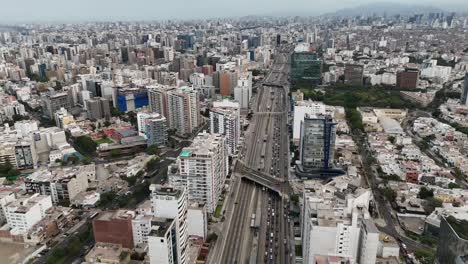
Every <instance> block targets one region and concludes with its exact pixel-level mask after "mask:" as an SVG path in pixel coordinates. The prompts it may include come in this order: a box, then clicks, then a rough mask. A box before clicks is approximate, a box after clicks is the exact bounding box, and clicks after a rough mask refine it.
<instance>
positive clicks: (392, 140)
mask: <svg viewBox="0 0 468 264" xmlns="http://www.w3.org/2000/svg"><path fill="white" fill-rule="evenodd" d="M387 139H388V141H390V142H391V143H392V144H395V137H394V136H388V137H387Z"/></svg>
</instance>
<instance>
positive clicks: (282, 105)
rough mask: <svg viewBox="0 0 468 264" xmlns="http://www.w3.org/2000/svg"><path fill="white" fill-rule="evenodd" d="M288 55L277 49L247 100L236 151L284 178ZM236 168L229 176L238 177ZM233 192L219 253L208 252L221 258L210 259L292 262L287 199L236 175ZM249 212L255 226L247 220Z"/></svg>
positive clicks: (251, 164) (244, 160)
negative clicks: (248, 107)
mask: <svg viewBox="0 0 468 264" xmlns="http://www.w3.org/2000/svg"><path fill="white" fill-rule="evenodd" d="M288 58H289V54H288V53H287V52H279V53H277V54H276V56H275V63H274V64H273V65H272V67H271V69H270V72H269V74H268V75H267V76H266V78H265V80H264V82H263V85H262V86H261V87H259V89H258V92H257V95H256V97H254V98H253V99H252V101H251V107H252V119H251V121H250V125H249V128H248V130H247V131H246V133H245V145H244V146H243V147H242V148H241V150H240V155H239V157H240V159H241V161H242V163H243V164H245V166H246V167H248V168H250V169H251V170H256V171H258V172H261V175H265V177H268V178H270V177H276V178H278V179H281V180H283V179H284V180H287V179H288V170H289V161H288V152H289V138H288V129H287V120H288V119H287V117H288V111H287V109H289V105H288V104H289V100H288V92H289V87H288V86H287V77H288V71H289V65H288ZM237 173H238V172H236V173H234V176H233V177H234V178H236V177H238V176H239V175H237ZM243 173H244V172H243ZM233 191H234V193H233V194H232V195H234V197H235V199H234V205H232V206H231V207H229V206H228V207H227V209H226V219H227V220H226V222H225V230H226V232H225V233H223V235H222V237H221V238H220V240H221V241H220V242H219V243H221V246H220V247H219V248H217V249H218V252H216V253H214V254H213V255H219V256H220V257H219V258H213V259H212V260H211V261H210V263H281V264H284V263H286V264H287V263H294V244H293V241H294V238H293V237H292V232H291V230H292V229H291V224H290V222H289V221H288V216H287V215H288V208H289V206H288V202H287V201H286V200H285V199H283V198H282V197H280V196H279V195H277V194H276V193H275V192H273V191H270V190H268V189H267V188H264V187H262V186H260V185H258V184H255V183H253V182H251V181H248V180H245V179H241V180H239V183H238V186H237V188H233ZM283 197H287V194H286V195H283ZM253 214H255V221H258V222H259V224H258V226H256V225H254V226H252V224H251V222H252V218H253Z"/></svg>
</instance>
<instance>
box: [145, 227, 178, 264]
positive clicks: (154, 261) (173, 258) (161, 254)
mask: <svg viewBox="0 0 468 264" xmlns="http://www.w3.org/2000/svg"><path fill="white" fill-rule="evenodd" d="M176 225H177V222H176V220H175V219H166V218H162V219H155V220H153V221H152V222H151V231H150V233H149V235H148V257H149V263H150V264H174V263H180V264H185V263H186V262H179V259H180V256H179V254H180V251H178V250H177V248H178V245H177V228H176Z"/></svg>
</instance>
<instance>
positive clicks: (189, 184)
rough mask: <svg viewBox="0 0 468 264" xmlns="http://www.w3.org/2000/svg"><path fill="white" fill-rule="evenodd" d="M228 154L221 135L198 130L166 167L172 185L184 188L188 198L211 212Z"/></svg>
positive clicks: (225, 172)
mask: <svg viewBox="0 0 468 264" xmlns="http://www.w3.org/2000/svg"><path fill="white" fill-rule="evenodd" d="M228 169H229V168H228V157H227V150H226V146H225V140H224V138H223V136H222V135H219V134H209V133H206V132H203V133H200V134H198V136H197V137H196V138H195V139H194V140H193V142H192V144H191V145H190V147H186V148H184V149H183V150H182V152H181V154H180V155H179V157H178V158H177V160H176V163H175V164H174V165H172V166H170V167H169V171H168V178H169V183H170V184H171V185H172V186H184V187H186V188H187V192H188V199H189V202H190V203H192V202H197V203H199V204H204V205H205V208H206V210H207V213H213V212H214V211H215V208H216V205H217V203H218V200H219V197H220V195H221V191H222V188H223V186H224V182H225V181H226V176H227V173H228Z"/></svg>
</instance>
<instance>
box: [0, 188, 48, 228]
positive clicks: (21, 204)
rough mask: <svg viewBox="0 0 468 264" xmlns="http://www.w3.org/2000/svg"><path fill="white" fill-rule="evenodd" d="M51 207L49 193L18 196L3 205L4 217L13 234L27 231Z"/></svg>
mask: <svg viewBox="0 0 468 264" xmlns="http://www.w3.org/2000/svg"><path fill="white" fill-rule="evenodd" d="M51 207H52V200H51V197H50V196H49V195H39V194H34V195H30V196H24V197H19V198H17V199H15V200H13V201H11V202H9V203H7V204H6V205H5V207H4V213H5V218H6V221H7V223H8V225H9V226H10V228H11V231H10V233H11V234H13V235H22V234H25V233H27V232H28V231H29V230H30V229H31V228H32V227H33V226H34V225H35V224H37V223H38V222H39V221H41V219H42V218H44V216H45V215H46V211H47V210H48V209H49V208H51Z"/></svg>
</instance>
